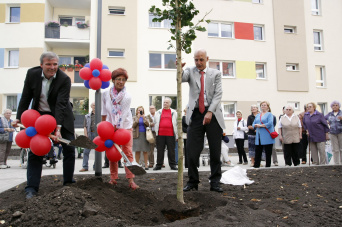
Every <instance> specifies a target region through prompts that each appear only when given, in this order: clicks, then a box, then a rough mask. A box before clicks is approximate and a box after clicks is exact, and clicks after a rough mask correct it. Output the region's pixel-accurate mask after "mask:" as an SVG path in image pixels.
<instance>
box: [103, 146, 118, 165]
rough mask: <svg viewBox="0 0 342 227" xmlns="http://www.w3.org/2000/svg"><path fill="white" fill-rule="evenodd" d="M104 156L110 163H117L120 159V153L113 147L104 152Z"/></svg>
mask: <svg viewBox="0 0 342 227" xmlns="http://www.w3.org/2000/svg"><path fill="white" fill-rule="evenodd" d="M106 155H107V158H108V160H109V161H111V162H117V161H119V160H120V159H121V158H122V156H121V154H120V152H119V151H118V150H117V149H116V147H115V146H112V147H111V148H109V149H108V150H106Z"/></svg>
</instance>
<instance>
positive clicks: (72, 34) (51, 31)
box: [45, 26, 90, 41]
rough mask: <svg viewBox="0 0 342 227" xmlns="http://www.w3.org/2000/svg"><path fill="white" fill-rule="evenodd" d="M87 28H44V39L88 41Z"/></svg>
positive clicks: (88, 33)
mask: <svg viewBox="0 0 342 227" xmlns="http://www.w3.org/2000/svg"><path fill="white" fill-rule="evenodd" d="M89 31H90V30H89V27H88V28H78V27H77V26H67V27H65V26H60V27H48V26H46V27H45V38H47V39H72V40H88V41H89V37H90V32H89Z"/></svg>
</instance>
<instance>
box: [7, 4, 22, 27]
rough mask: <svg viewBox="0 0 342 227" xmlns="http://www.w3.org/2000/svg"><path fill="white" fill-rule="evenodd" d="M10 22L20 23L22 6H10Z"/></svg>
mask: <svg viewBox="0 0 342 227" xmlns="http://www.w3.org/2000/svg"><path fill="white" fill-rule="evenodd" d="M9 11H10V12H9V15H10V18H9V22H11V23H19V22H20V7H10V8H9Z"/></svg>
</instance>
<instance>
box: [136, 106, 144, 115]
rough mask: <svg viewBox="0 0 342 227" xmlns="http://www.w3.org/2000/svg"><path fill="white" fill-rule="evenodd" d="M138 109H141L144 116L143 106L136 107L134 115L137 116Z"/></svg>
mask: <svg viewBox="0 0 342 227" xmlns="http://www.w3.org/2000/svg"><path fill="white" fill-rule="evenodd" d="M139 108H141V109H142V111H143V114H145V109H144V107H143V106H138V107H137V109H136V110H135V115H138V110H139Z"/></svg>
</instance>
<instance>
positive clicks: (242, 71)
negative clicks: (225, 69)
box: [236, 61, 256, 79]
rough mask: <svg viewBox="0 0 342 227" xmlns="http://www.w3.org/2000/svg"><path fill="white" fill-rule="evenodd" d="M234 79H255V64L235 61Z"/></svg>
mask: <svg viewBox="0 0 342 227" xmlns="http://www.w3.org/2000/svg"><path fill="white" fill-rule="evenodd" d="M236 78H239V79H255V78H256V72H255V62H254V61H236Z"/></svg>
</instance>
